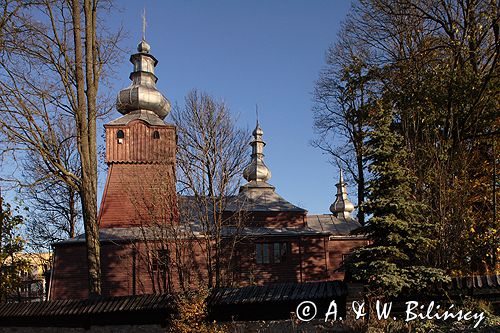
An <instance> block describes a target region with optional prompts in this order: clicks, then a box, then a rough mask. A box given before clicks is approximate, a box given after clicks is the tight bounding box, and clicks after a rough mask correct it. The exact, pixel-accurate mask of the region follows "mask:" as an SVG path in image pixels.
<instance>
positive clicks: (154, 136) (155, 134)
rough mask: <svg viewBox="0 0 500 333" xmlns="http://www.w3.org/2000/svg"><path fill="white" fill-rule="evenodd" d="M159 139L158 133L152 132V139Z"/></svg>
mask: <svg viewBox="0 0 500 333" xmlns="http://www.w3.org/2000/svg"><path fill="white" fill-rule="evenodd" d="M159 138H160V132H158V131H154V132H153V139H159Z"/></svg>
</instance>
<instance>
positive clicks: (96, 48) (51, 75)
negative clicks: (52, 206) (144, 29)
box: [0, 0, 120, 296]
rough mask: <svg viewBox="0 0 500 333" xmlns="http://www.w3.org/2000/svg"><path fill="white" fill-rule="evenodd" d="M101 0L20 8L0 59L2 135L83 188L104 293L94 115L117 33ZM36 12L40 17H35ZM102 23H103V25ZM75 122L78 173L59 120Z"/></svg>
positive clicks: (94, 283)
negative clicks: (66, 157)
mask: <svg viewBox="0 0 500 333" xmlns="http://www.w3.org/2000/svg"><path fill="white" fill-rule="evenodd" d="M107 7H109V3H108V2H105V1H98V0H84V1H78V0H70V1H61V0H44V1H39V2H38V1H37V2H33V3H29V5H26V6H21V7H20V9H19V10H17V11H16V12H15V13H14V14H13V19H12V20H10V21H9V24H6V25H4V30H3V36H4V37H5V38H4V40H3V48H2V49H1V51H2V52H3V57H2V58H1V59H0V125H1V126H0V128H1V129H0V131H1V132H0V133H1V135H2V142H3V143H5V146H6V147H7V148H12V149H15V150H16V151H17V153H18V154H20V156H22V154H23V153H26V154H35V155H37V156H40V158H41V160H42V161H43V163H44V164H45V166H46V168H47V170H48V171H49V172H50V173H51V174H52V175H53V177H54V178H56V179H58V180H60V181H61V182H64V183H65V184H67V185H68V186H70V187H71V188H73V189H74V190H75V191H77V192H78V193H79V196H80V200H81V208H82V215H83V221H84V229H85V235H86V245H87V267H88V276H89V279H88V281H89V295H90V296H93V295H99V294H100V293H101V287H100V279H101V278H100V250H99V231H98V224H97V145H96V136H97V131H96V120H97V117H98V115H99V114H100V113H102V112H104V111H106V108H105V107H103V106H104V104H103V102H105V101H106V98H105V97H106V96H104V95H102V94H99V86H100V80H101V78H102V75H103V71H104V70H105V69H106V66H107V65H108V64H109V63H110V62H111V61H112V60H113V59H114V57H116V55H117V52H116V42H117V41H118V39H119V37H120V35H119V34H108V33H107V29H103V28H101V27H100V28H98V25H99V24H104V22H103V21H101V20H100V15H98V12H105V11H106V8H107ZM35 17H36V19H34V18H35ZM103 27H104V26H103ZM61 120H62V121H67V122H71V123H73V125H74V126H73V128H74V129H75V130H74V131H75V132H74V133H72V134H71V136H70V137H69V138H64V140H67V139H71V137H74V138H75V140H76V147H77V150H78V158H79V163H80V168H79V172H80V173H79V174H75V173H74V172H73V170H70V169H68V168H67V167H66V166H65V165H64V163H63V161H62V159H63V157H62V156H61V154H60V153H61V147H62V146H63V144H64V140H63V141H62V142H61V141H59V140H58V138H60V136H58V135H57V133H56V130H55V126H54V124H55V122H57V121H61Z"/></svg>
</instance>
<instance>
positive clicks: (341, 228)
mask: <svg viewBox="0 0 500 333" xmlns="http://www.w3.org/2000/svg"><path fill="white" fill-rule="evenodd" d="M307 226H308V227H309V228H311V229H314V230H317V231H321V232H327V233H329V234H331V235H332V236H346V235H349V234H350V232H351V231H353V230H355V229H357V228H360V227H361V224H360V223H359V222H358V221H356V220H355V219H353V218H347V219H344V218H338V217H335V216H334V215H332V214H322V215H307Z"/></svg>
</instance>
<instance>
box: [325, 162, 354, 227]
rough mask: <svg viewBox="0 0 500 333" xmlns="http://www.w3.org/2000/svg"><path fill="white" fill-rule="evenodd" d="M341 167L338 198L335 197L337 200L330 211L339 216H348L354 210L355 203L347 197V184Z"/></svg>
mask: <svg viewBox="0 0 500 333" xmlns="http://www.w3.org/2000/svg"><path fill="white" fill-rule="evenodd" d="M339 169H340V177H339V182H338V183H337V184H336V185H335V186H337V194H336V197H337V198H336V199H335V202H334V203H333V204H332V205H331V206H330V211H331V212H332V213H333V214H335V215H336V216H337V217H343V218H348V217H349V216H350V215H351V213H352V211H353V210H354V205H353V204H352V202H351V201H350V200H349V198H348V197H347V187H346V185H347V184H346V183H345V181H344V172H343V171H342V169H341V168H340V167H339Z"/></svg>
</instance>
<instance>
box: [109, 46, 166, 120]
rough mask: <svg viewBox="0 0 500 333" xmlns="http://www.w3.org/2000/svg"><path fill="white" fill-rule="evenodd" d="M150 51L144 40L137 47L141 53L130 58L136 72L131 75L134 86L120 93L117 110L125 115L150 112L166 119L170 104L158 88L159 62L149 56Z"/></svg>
mask: <svg viewBox="0 0 500 333" xmlns="http://www.w3.org/2000/svg"><path fill="white" fill-rule="evenodd" d="M150 49H151V47H150V46H149V44H148V43H146V42H145V41H144V40H143V41H141V42H140V43H139V45H138V46H137V51H139V53H136V54H133V55H132V56H130V62H131V63H132V64H133V65H134V71H133V72H132V73H130V79H131V80H132V84H131V85H130V86H129V87H128V88H125V89H123V90H121V91H120V92H119V93H118V96H117V98H116V109H117V110H118V111H119V112H120V113H121V114H123V115H126V114H128V113H130V112H132V111H136V110H148V111H152V112H154V113H155V114H156V115H157V116H158V117H159V118H160V119H164V118H165V117H166V116H167V115H168V113H169V112H170V102H169V101H168V99H166V98H165V97H164V96H163V95H162V93H161V92H160V91H159V90H158V89H157V88H156V81H158V78H157V77H156V76H155V74H154V68H155V66H156V64H157V63H158V60H156V58H155V57H153V56H152V55H151V54H149V51H150Z"/></svg>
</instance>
